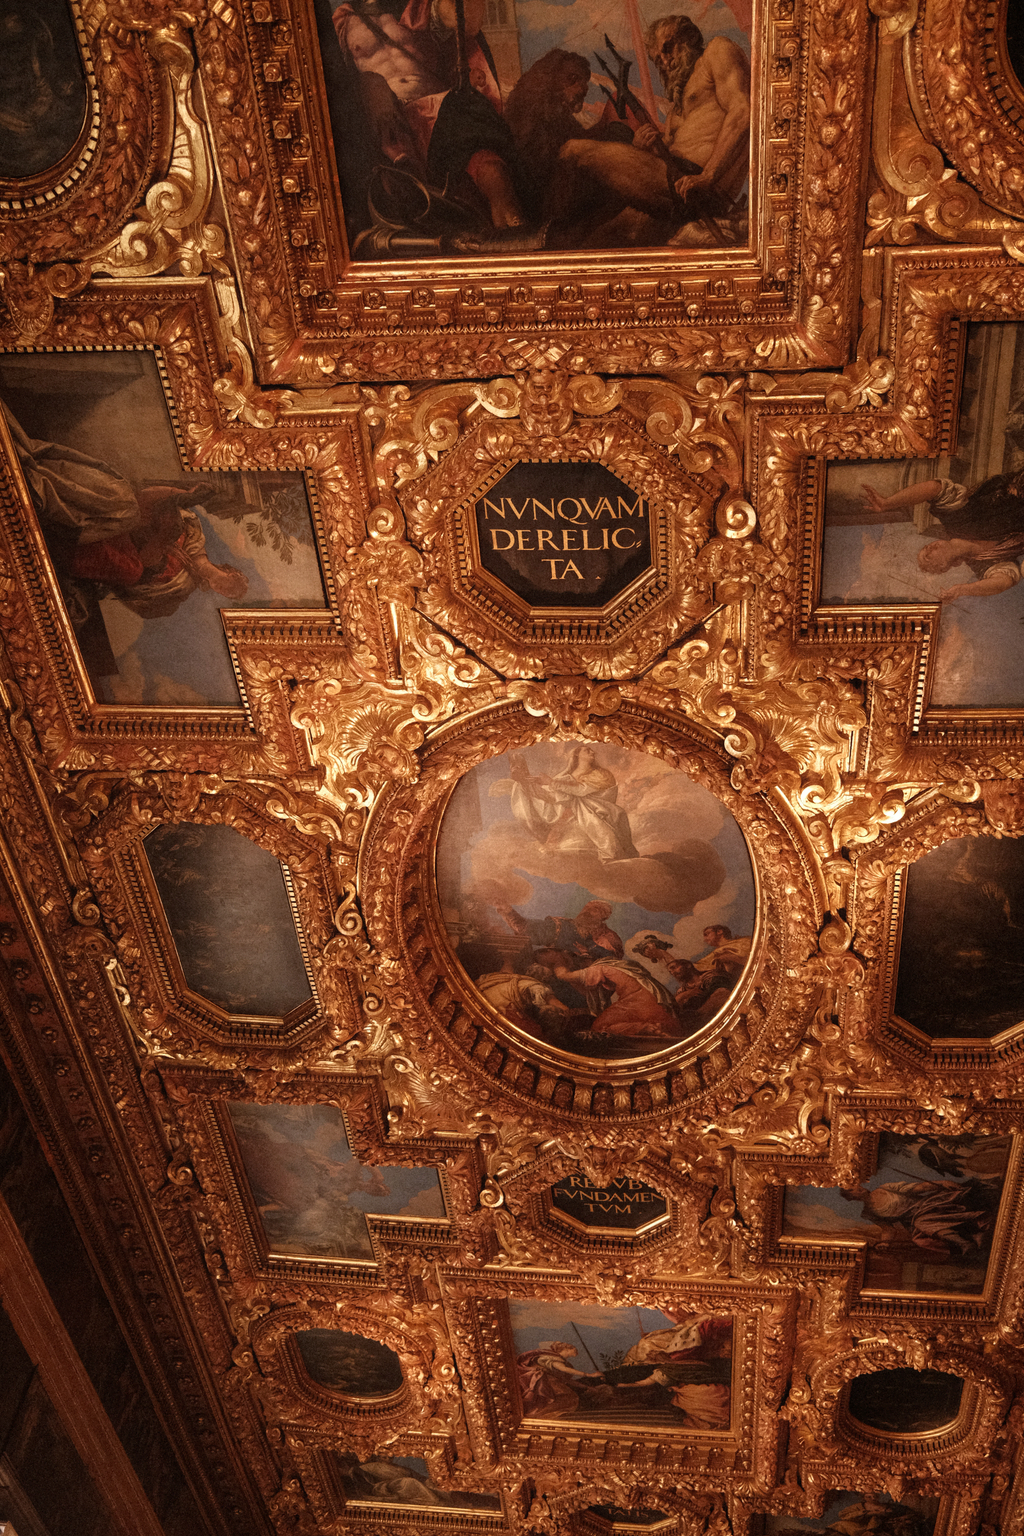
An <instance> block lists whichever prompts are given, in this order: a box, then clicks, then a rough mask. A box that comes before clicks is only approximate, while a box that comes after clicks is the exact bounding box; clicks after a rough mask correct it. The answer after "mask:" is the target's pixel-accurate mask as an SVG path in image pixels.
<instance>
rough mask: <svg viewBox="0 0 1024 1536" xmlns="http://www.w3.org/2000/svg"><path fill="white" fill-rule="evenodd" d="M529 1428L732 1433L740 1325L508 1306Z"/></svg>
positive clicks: (568, 1306) (620, 1311)
mask: <svg viewBox="0 0 1024 1536" xmlns="http://www.w3.org/2000/svg"><path fill="white" fill-rule="evenodd" d="M509 1310H510V1313H511V1320H512V1335H513V1339H514V1341H515V1350H516V1366H517V1371H518V1376H519V1391H520V1396H521V1399H522V1405H523V1417H524V1419H554V1420H557V1421H559V1422H562V1421H569V1422H571V1423H574V1424H583V1423H586V1424H594V1425H602V1426H606V1427H609V1428H610V1427H612V1426H615V1427H616V1428H618V1429H620V1430H621V1431H622V1432H623V1433H627V1434H628V1433H630V1430H631V1428H632V1427H634V1426H635V1427H636V1431H637V1433H644V1432H648V1433H649V1432H650V1430H652V1429H655V1428H657V1429H666V1430H684V1431H694V1430H702V1431H703V1430H720V1431H721V1430H727V1429H728V1428H729V1426H730V1422H731V1414H732V1352H733V1351H732V1345H733V1320H732V1318H731V1317H711V1316H705V1315H701V1314H694V1313H680V1314H679V1315H678V1316H676V1317H672V1316H669V1314H668V1313H666V1312H661V1311H656V1310H654V1309H652V1308H650V1307H595V1306H581V1305H579V1304H578V1303H576V1302H554V1301H513V1302H511V1303H510V1304H509Z"/></svg>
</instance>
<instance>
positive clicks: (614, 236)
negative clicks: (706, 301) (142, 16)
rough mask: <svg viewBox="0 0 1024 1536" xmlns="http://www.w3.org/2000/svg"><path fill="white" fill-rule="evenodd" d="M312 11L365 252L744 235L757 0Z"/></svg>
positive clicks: (390, 4) (351, 218)
mask: <svg viewBox="0 0 1024 1536" xmlns="http://www.w3.org/2000/svg"><path fill="white" fill-rule="evenodd" d="M460 10H461V13H462V15H461V19H460V16H459V11H460ZM316 14H317V24H318V30H319V38H320V52H321V58H322V63H323V68H324V76H325V81H326V86H327V97H328V101H329V103H330V109H331V122H332V128H333V134H334V145H335V153H336V155H337V159H338V169H339V173H340V177H341V185H342V194H343V198H344V202H345V210H346V217H347V221H348V233H349V241H350V245H351V248H352V253H353V255H354V256H355V257H356V258H357V259H381V258H384V259H387V258H401V259H408V258H409V257H410V256H412V257H415V256H437V255H449V256H450V255H462V254H470V253H481V252H489V253H493V254H500V253H505V254H518V253H524V252H527V251H565V250H601V249H609V248H616V247H621V246H627V247H642V246H646V247H651V246H672V247H681V248H694V247H722V246H734V245H742V244H744V243H745V242H746V239H747V223H748V211H747V203H748V195H747V194H748V180H749V167H750V98H751V81H750V35H751V25H752V5H751V0H707V3H705V5H704V6H703V8H702V10H701V12H700V25H699V26H698V25H697V24H696V22H695V21H694V20H692V19H691V18H690V17H689V16H688V15H685V14H682V13H681V11H680V8H679V6H678V5H677V4H676V3H675V0H621V3H615V4H609V3H608V0H562V3H560V4H557V5H547V4H538V3H537V0H465V4H464V5H463V6H462V7H457V6H456V3H455V0H434V3H431V0H376V3H375V4H373V5H372V6H371V5H369V4H366V3H365V0H316ZM460 29H461V30H460Z"/></svg>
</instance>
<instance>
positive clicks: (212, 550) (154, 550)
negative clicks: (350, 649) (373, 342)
mask: <svg viewBox="0 0 1024 1536" xmlns="http://www.w3.org/2000/svg"><path fill="white" fill-rule="evenodd" d="M0 404H2V407H3V412H4V416H5V419H6V423H7V429H8V431H9V433H10V435H11V438H12V441H13V445H14V451H15V456H16V458H17V460H18V462H19V463H20V465H21V470H22V474H23V475H24V478H25V481H26V484H27V486H28V491H29V495H30V497H31V500H32V504H33V506H34V508H35V511H36V516H37V518H38V520H39V526H40V530H41V532H42V535H43V538H44V540H45V542H46V547H47V550H48V551H49V555H50V559H51V561H52V563H53V567H54V571H55V573H56V576H57V580H58V583H59V585H60V590H61V594H62V597H63V600H64V606H65V608H66V611H67V615H68V618H69V620H70V622H71V625H72V627H73V629H74V633H75V638H76V641H77V644H78V649H79V651H80V653H81V656H82V661H83V664H84V666H85V669H86V672H87V674H88V677H89V682H90V684H91V686H92V688H93V691H94V693H95V695H96V698H97V699H98V700H99V701H100V702H101V703H105V704H193V705H197V706H203V705H212V704H225V705H230V704H233V705H237V704H238V703H239V693H238V684H237V682H236V680H235V674H234V670H233V668H232V665H231V658H230V655H229V652H228V647H227V642H226V640H225V637H224V625H223V622H222V619H221V610H222V609H225V608H322V607H323V604H324V594H323V582H322V580H321V577H320V566H319V561H318V559H317V553H316V542H315V539H314V534H313V524H312V520H311V517H310V511H309V502H308V499H307V496H306V489H305V485H304V482H303V479H302V476H301V475H300V474H297V473H288V474H283V473H281V474H278V473H271V472H267V473H259V474H257V473H249V472H245V473H242V472H238V473H234V472H225V473H220V474H209V475H197V474H191V473H186V472H184V471H183V470H182V468H181V460H180V458H179V456H178V450H177V446H176V444H175V439H174V433H173V430H172V427H171V421H170V416H169V414H168V410H167V403H166V400H165V398H164V393H163V388H162V386H161V383H160V375H159V373H158V371H157V366H156V360H155V358H154V357H153V356H152V355H151V354H150V353H147V352H111V353H104V352H91V353H82V354H78V353H75V354H70V355H64V354H60V355H50V356H42V355H39V354H35V353H33V354H29V355H23V356H14V355H7V356H4V357H0Z"/></svg>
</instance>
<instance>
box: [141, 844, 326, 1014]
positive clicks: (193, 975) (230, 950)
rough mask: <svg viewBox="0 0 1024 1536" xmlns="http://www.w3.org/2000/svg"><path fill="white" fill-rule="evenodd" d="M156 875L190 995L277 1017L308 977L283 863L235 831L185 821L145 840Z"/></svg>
mask: <svg viewBox="0 0 1024 1536" xmlns="http://www.w3.org/2000/svg"><path fill="white" fill-rule="evenodd" d="M145 849H146V857H147V858H148V859H149V864H150V868H151V869H152V871H153V878H154V880H155V882H156V887H157V890H158V892H159V893H160V900H161V902H162V903H163V908H164V913H165V915H166V917H167V925H168V927H169V928H170V930H171V934H172V935H173V938H174V943H175V947H176V948H177V951H178V958H179V960H180V961H181V968H182V970H183V971H184V973H185V980H186V981H187V982H188V985H189V986H190V987H191V988H192V989H193V991H195V992H198V993H200V995H201V996H203V997H208V998H209V999H210V1001H211V1002H213V1003H217V1004H218V1005H219V1006H220V1007H222V1008H226V1009H227V1010H228V1012H229V1013H234V1014H258V1015H273V1016H277V1017H280V1016H282V1015H283V1014H286V1013H287V1012H288V1011H289V1010H290V1009H292V1008H296V1007H297V1006H298V1005H299V1004H300V1003H304V1002H305V1001H306V1000H307V999H308V998H309V996H310V995H311V994H310V987H309V977H308V976H307V974H306V967H305V964H304V962H303V958H302V950H301V949H300V948H299V940H298V936H297V934H296V932H295V921H294V918H293V916H292V909H291V905H290V903H289V901H288V892H287V890H286V889H285V883H284V876H283V875H282V872H281V865H280V864H279V863H278V861H277V859H275V858H274V855H273V854H272V853H268V852H267V850H266V849H265V848H260V847H258V846H257V844H256V843H252V842H250V841H249V839H248V838H247V837H243V836H242V834H241V832H236V831H235V829H234V828H233V827H223V826H198V825H196V824H194V823H191V822H180V823H178V824H176V825H174V826H167V827H158V828H157V830H156V831H155V832H151V833H150V834H149V836H148V837H147V838H146V840H145Z"/></svg>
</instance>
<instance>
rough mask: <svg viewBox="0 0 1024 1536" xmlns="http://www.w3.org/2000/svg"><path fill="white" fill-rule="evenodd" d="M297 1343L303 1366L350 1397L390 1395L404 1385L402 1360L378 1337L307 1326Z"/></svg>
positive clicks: (327, 1385) (321, 1383) (337, 1390)
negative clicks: (366, 1336) (370, 1337)
mask: <svg viewBox="0 0 1024 1536" xmlns="http://www.w3.org/2000/svg"><path fill="white" fill-rule="evenodd" d="M295 1342H296V1343H297V1344H298V1346H299V1353H300V1355H301V1356H302V1363H303V1365H304V1366H305V1367H306V1370H307V1371H308V1372H309V1374H310V1376H312V1378H313V1380H314V1381H316V1382H319V1383H320V1385H321V1386H322V1387H330V1388H331V1389H332V1390H333V1391H335V1392H344V1393H345V1395H346V1396H347V1397H390V1396H391V1395H392V1393H394V1392H397V1391H398V1389H399V1387H400V1386H401V1385H402V1362H401V1361H400V1360H399V1358H398V1356H397V1355H396V1354H395V1352H394V1350H393V1349H389V1348H388V1346H387V1345H386V1344H381V1343H380V1342H379V1341H378V1340H377V1339H367V1338H364V1337H363V1336H362V1334H359V1333H347V1332H346V1331H345V1330H344V1329H341V1328H304V1329H303V1330H302V1331H301V1332H300V1333H297V1334H296V1335H295Z"/></svg>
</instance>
